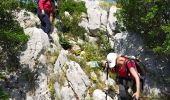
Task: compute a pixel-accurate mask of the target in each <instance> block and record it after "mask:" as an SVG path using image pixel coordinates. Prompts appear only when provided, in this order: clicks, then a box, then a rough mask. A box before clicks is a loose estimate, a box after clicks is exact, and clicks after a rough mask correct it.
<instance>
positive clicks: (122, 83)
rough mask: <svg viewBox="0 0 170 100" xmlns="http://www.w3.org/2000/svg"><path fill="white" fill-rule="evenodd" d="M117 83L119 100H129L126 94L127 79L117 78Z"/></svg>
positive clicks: (129, 97)
mask: <svg viewBox="0 0 170 100" xmlns="http://www.w3.org/2000/svg"><path fill="white" fill-rule="evenodd" d="M118 81H119V91H120V97H121V100H131V96H130V95H129V93H128V87H129V86H128V79H126V78H120V77H119V79H118ZM122 86H123V87H122ZM123 88H124V89H123Z"/></svg>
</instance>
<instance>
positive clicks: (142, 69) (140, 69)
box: [125, 56, 146, 77]
mask: <svg viewBox="0 0 170 100" xmlns="http://www.w3.org/2000/svg"><path fill="white" fill-rule="evenodd" d="M125 57H126V58H127V59H128V60H127V61H126V70H127V71H129V69H128V66H127V63H128V62H129V61H130V60H134V61H135V65H136V69H137V71H138V73H140V75H141V77H143V76H145V74H146V66H145V65H144V64H143V63H142V62H141V60H140V59H139V58H137V57H134V56H125Z"/></svg>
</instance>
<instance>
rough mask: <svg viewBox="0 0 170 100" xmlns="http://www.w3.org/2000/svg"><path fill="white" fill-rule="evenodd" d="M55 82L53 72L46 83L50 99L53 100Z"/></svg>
mask: <svg viewBox="0 0 170 100" xmlns="http://www.w3.org/2000/svg"><path fill="white" fill-rule="evenodd" d="M55 82H56V78H55V74H54V75H52V76H51V77H50V81H49V83H48V88H49V91H50V96H51V99H52V100H55V88H54V84H55Z"/></svg>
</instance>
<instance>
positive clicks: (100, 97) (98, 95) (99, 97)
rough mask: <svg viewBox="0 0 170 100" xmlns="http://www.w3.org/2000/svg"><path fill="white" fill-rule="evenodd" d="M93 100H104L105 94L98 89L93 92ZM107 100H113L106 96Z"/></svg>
mask: <svg viewBox="0 0 170 100" xmlns="http://www.w3.org/2000/svg"><path fill="white" fill-rule="evenodd" d="M93 100H106V93H105V92H103V91H102V90H99V89H96V90H94V92H93ZM107 100H113V99H112V98H111V97H110V96H107Z"/></svg>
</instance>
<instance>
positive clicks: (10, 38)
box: [0, 0, 28, 70]
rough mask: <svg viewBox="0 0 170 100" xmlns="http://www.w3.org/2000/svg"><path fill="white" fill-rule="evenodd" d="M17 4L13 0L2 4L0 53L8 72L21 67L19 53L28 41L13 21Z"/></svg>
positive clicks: (0, 13) (0, 7)
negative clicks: (0, 48)
mask: <svg viewBox="0 0 170 100" xmlns="http://www.w3.org/2000/svg"><path fill="white" fill-rule="evenodd" d="M12 4H13V5H12ZM15 4H16V3H15V2H13V1H12V0H9V1H1V3H0V22H1V24H0V32H1V34H0V46H1V47H2V51H3V52H2V53H0V54H1V57H2V58H1V59H3V60H2V61H3V62H2V61H1V62H0V63H2V64H3V65H2V66H4V67H5V66H6V67H7V68H8V70H15V69H16V68H17V67H18V66H19V60H18V58H17V54H18V51H20V50H21V47H22V45H23V44H24V43H26V42H27V41H28V36H26V35H25V34H24V31H23V28H21V27H20V25H19V23H18V22H17V21H15V20H14V19H13V17H14V16H12V14H11V13H12V12H11V8H14V7H16V6H15ZM10 7H11V8H10ZM4 61H5V62H4Z"/></svg>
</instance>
